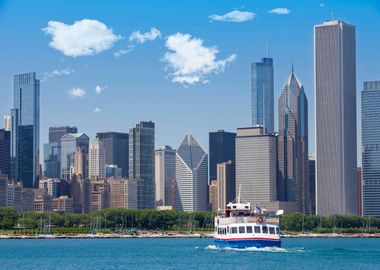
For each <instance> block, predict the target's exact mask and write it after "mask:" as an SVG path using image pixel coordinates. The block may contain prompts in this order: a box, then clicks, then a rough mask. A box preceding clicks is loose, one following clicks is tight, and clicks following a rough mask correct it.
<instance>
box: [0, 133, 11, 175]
mask: <svg viewBox="0 0 380 270" xmlns="http://www.w3.org/2000/svg"><path fill="white" fill-rule="evenodd" d="M10 173H11V132H10V131H7V130H5V129H0V174H7V175H8V177H10Z"/></svg>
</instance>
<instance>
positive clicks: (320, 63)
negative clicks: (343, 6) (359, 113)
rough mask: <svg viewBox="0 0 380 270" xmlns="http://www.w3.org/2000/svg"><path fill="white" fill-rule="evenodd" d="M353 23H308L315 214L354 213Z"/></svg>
mask: <svg viewBox="0 0 380 270" xmlns="http://www.w3.org/2000/svg"><path fill="white" fill-rule="evenodd" d="M355 40H356V38H355V26H353V25H349V24H346V23H344V22H342V21H339V20H333V21H327V22H324V23H323V24H320V25H316V26H315V27H314V61H315V62H314V65H315V66H314V72H315V78H314V79H315V84H314V85H315V98H314V101H315V120H316V121H315V122H316V126H315V131H316V138H315V139H316V144H315V146H316V177H317V181H316V183H317V191H316V192H317V202H316V203H317V214H318V215H323V216H326V215H332V214H342V215H355V214H357V213H358V203H357V201H358V195H357V176H356V167H357V163H356V162H357V160H356V45H355V43H356V41H355Z"/></svg>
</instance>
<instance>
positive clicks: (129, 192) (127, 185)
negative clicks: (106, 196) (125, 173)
mask: <svg viewBox="0 0 380 270" xmlns="http://www.w3.org/2000/svg"><path fill="white" fill-rule="evenodd" d="M107 181H108V183H109V186H110V207H111V208H127V209H137V182H136V181H135V180H134V179H127V178H122V179H121V178H113V177H111V178H109V179H107Z"/></svg>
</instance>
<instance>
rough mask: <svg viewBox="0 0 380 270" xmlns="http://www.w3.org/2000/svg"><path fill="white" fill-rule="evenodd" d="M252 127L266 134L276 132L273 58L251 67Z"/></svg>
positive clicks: (265, 59)
mask: <svg viewBox="0 0 380 270" xmlns="http://www.w3.org/2000/svg"><path fill="white" fill-rule="evenodd" d="M251 83H252V126H253V127H262V128H263V129H264V132H265V133H268V134H272V133H273V132H274V101H273V97H274V71H273V58H269V56H268V57H264V58H263V59H262V60H261V62H257V63H252V65H251Z"/></svg>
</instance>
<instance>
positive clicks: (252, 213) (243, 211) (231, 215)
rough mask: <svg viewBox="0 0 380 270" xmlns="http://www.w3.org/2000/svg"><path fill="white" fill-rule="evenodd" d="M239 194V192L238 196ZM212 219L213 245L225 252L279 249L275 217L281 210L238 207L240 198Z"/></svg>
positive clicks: (242, 204)
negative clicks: (230, 249)
mask: <svg viewBox="0 0 380 270" xmlns="http://www.w3.org/2000/svg"><path fill="white" fill-rule="evenodd" d="M239 193H240V192H239ZM218 212H219V214H218V215H217V216H216V217H215V233H214V245H215V246H217V247H223V248H225V247H229V248H252V247H255V248H265V247H281V236H280V226H279V216H280V215H282V214H283V213H284V211H283V210H277V211H267V210H266V209H261V208H260V207H258V206H255V207H251V204H250V203H242V202H241V201H240V195H239V197H238V198H237V200H235V201H234V202H230V203H228V204H227V206H226V210H225V212H224V213H222V212H221V211H218Z"/></svg>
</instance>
